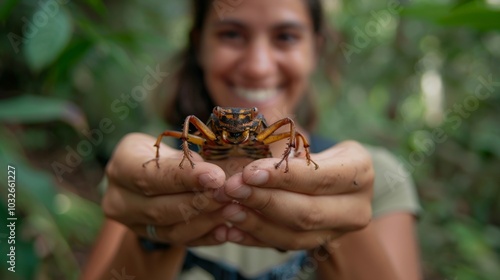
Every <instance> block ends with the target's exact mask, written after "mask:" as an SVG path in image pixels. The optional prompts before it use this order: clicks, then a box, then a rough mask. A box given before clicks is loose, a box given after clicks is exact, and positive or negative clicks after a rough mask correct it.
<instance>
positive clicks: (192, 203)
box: [102, 184, 222, 226]
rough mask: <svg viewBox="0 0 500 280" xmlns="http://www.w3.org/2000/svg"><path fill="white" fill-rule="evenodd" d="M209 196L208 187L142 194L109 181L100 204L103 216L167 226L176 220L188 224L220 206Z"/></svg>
mask: <svg viewBox="0 0 500 280" xmlns="http://www.w3.org/2000/svg"><path fill="white" fill-rule="evenodd" d="M213 196H214V195H213V193H212V190H210V191H206V192H196V193H194V192H190V193H180V194H171V195H161V196H155V197H146V196H143V195H140V194H137V193H134V192H132V191H129V190H127V189H123V188H120V187H118V186H115V185H112V184H110V185H109V187H108V190H107V192H106V193H105V195H104V198H103V202H102V207H103V210H104V213H105V214H106V216H108V217H109V218H111V219H113V220H116V221H119V222H121V223H123V224H128V225H130V224H137V223H147V224H153V225H160V226H169V225H172V224H174V223H179V222H184V223H186V224H189V223H190V221H191V220H192V219H193V218H196V217H197V216H199V215H200V214H202V213H208V212H213V211H215V210H217V209H219V208H220V207H222V204H220V203H218V202H217V201H215V200H214V198H213Z"/></svg>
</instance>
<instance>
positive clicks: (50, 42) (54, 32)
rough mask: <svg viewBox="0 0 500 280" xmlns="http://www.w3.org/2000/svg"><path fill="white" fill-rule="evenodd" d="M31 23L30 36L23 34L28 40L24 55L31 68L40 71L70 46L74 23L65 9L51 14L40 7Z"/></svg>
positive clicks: (28, 28) (29, 26) (60, 8)
mask: <svg viewBox="0 0 500 280" xmlns="http://www.w3.org/2000/svg"><path fill="white" fill-rule="evenodd" d="M44 19H45V20H44ZM29 22H30V24H28V25H27V30H30V31H29V34H23V36H24V37H25V38H27V40H26V44H25V46H24V54H25V56H26V60H27V63H28V65H29V67H30V68H31V69H32V70H33V71H40V70H42V69H43V68H45V67H46V66H47V65H49V64H50V63H52V62H53V61H54V60H55V59H56V58H57V57H58V56H59V54H60V53H61V52H62V50H63V49H64V48H65V47H66V45H67V44H68V42H69V40H70V39H71V31H72V29H73V27H72V21H71V18H70V16H69V15H68V13H67V12H66V10H65V9H64V8H63V7H59V9H58V10H55V11H54V12H50V13H49V12H46V11H45V10H43V9H42V8H41V7H40V8H39V9H38V10H37V11H36V12H35V13H34V14H33V16H32V17H31V20H30V21H29Z"/></svg>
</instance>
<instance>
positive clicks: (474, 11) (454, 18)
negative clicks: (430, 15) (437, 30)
mask: <svg viewBox="0 0 500 280" xmlns="http://www.w3.org/2000/svg"><path fill="white" fill-rule="evenodd" d="M438 23H440V24H442V25H449V26H469V27H472V28H476V29H481V30H490V29H498V30H500V10H496V9H493V8H492V7H490V6H487V5H485V4H484V3H480V2H471V3H468V4H465V5H462V6H460V7H458V8H456V9H454V10H453V11H452V12H451V13H449V14H448V15H445V16H444V17H442V18H440V19H439V20H438Z"/></svg>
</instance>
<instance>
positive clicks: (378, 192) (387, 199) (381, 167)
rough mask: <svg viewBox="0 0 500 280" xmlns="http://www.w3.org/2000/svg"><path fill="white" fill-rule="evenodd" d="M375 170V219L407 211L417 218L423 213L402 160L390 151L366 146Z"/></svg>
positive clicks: (411, 179)
mask: <svg viewBox="0 0 500 280" xmlns="http://www.w3.org/2000/svg"><path fill="white" fill-rule="evenodd" d="M365 148H366V149H367V150H368V151H369V152H370V154H371V156H372V161H373V167H374V169H375V182H374V186H373V188H374V194H373V200H372V210H373V218H377V217H379V216H382V215H384V214H387V213H391V212H398V211H405V212H409V213H411V214H413V215H415V216H418V214H419V213H420V211H421V207H420V203H419V201H418V196H417V192H416V189H415V183H414V181H413V178H412V176H411V173H410V172H408V169H407V167H406V166H405V164H404V160H403V159H402V158H400V159H398V158H396V157H395V156H394V155H393V154H391V153H390V152H389V151H388V150H386V149H384V148H380V147H372V146H368V145H365Z"/></svg>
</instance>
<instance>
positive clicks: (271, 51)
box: [199, 0, 316, 122]
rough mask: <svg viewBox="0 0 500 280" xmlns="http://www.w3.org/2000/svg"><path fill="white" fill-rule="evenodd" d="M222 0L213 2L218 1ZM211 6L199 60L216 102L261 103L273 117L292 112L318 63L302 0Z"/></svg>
mask: <svg viewBox="0 0 500 280" xmlns="http://www.w3.org/2000/svg"><path fill="white" fill-rule="evenodd" d="M216 2H217V0H216V1H215V2H214V3H216ZM225 3H239V5H238V6H235V7H233V8H232V10H229V11H223V10H217V9H216V8H215V6H212V7H213V8H212V9H211V11H210V13H209V15H208V17H207V20H206V22H205V25H204V29H203V30H202V33H201V38H200V54H199V62H200V65H201V67H202V68H203V70H204V73H205V83H206V85H207V88H208V90H209V92H210V94H211V97H212V99H213V101H214V103H215V104H216V105H220V106H227V107H258V108H259V110H260V111H261V112H262V113H263V114H264V115H265V116H266V118H267V119H268V121H270V122H272V121H276V120H278V119H280V118H283V117H284V115H285V114H289V113H291V112H293V110H294V109H295V107H296V106H297V104H298V102H300V101H301V97H302V95H303V94H304V92H305V90H306V88H307V86H308V83H309V77H310V75H311V72H312V71H313V69H314V67H315V49H316V46H315V34H314V32H313V26H312V21H311V18H310V15H309V12H308V10H307V7H306V4H305V3H304V1H303V0H272V1H270V0H243V1H224V3H223V4H225Z"/></svg>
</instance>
